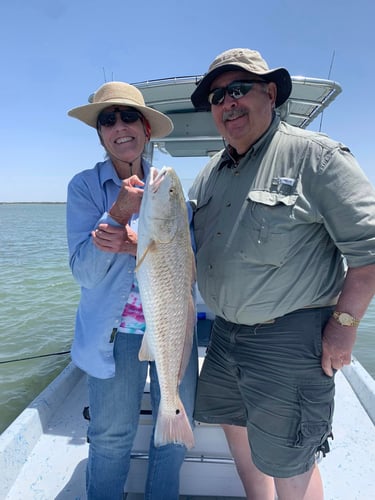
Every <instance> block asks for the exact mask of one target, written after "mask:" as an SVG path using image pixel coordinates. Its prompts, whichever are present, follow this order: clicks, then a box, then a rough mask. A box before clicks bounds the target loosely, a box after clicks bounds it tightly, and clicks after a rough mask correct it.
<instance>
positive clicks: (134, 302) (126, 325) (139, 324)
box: [118, 277, 146, 335]
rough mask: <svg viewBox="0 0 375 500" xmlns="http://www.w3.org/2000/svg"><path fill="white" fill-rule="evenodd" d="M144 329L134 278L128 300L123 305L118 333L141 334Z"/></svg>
mask: <svg viewBox="0 0 375 500" xmlns="http://www.w3.org/2000/svg"><path fill="white" fill-rule="evenodd" d="M145 329H146V323H145V317H144V315H143V309H142V304H141V297H140V294H139V288H138V282H137V278H136V277H134V281H133V285H132V288H131V290H130V294H129V298H128V301H127V303H126V304H125V307H124V310H123V313H122V317H121V322H120V326H119V327H118V331H119V332H124V333H138V334H141V335H142V334H143V333H144V332H145Z"/></svg>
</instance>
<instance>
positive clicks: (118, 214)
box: [67, 82, 197, 500]
mask: <svg viewBox="0 0 375 500" xmlns="http://www.w3.org/2000/svg"><path fill="white" fill-rule="evenodd" d="M68 114H69V115H70V116H73V117H75V118H78V119H79V120H81V121H83V122H84V123H86V124H87V125H90V126H91V127H94V128H96V130H97V133H98V135H99V138H100V142H101V144H102V146H103V147H104V149H105V151H106V153H107V157H106V160H105V161H103V162H99V163H97V164H96V165H95V167H94V168H93V169H90V170H85V171H83V172H81V173H79V174H77V175H76V176H75V177H74V178H73V179H72V180H71V181H70V183H69V187H68V201H67V233H68V245H69V254H70V267H71V270H72V273H73V276H74V278H75V279H76V280H77V281H78V283H79V284H80V286H81V299H80V303H79V307H78V312H77V318H76V329H75V337H74V341H73V345H72V359H73V362H74V363H75V364H76V365H77V366H78V367H79V368H81V369H82V370H84V371H85V372H87V374H88V387H89V404H90V424H89V429H88V440H89V443H90V447H89V458H88V464H87V471H86V488H87V495H88V499H89V500H99V499H100V500H103V499H110V500H117V499H121V498H122V497H123V490H124V485H125V482H126V479H127V475H128V471H129V466H130V453H131V449H132V445H133V441H134V437H135V434H136V431H137V426H138V420H139V412H140V407H141V399H142V395H143V389H144V385H145V381H146V376H147V370H148V365H149V364H148V363H147V362H140V361H139V360H138V351H139V348H140V346H141V342H142V334H143V332H144V331H145V321H144V317H143V313H142V305H141V303H140V297H139V290H138V285H137V280H136V277H135V272H134V270H135V255H136V248H137V223H138V211H139V207H140V203H141V199H142V193H143V191H142V186H143V185H144V181H145V179H146V178H147V175H148V173H149V169H150V164H149V163H148V162H147V161H146V160H145V159H144V158H143V151H144V148H145V146H146V144H147V143H148V142H149V140H150V138H151V137H164V136H166V135H168V134H169V133H170V132H171V131H172V129H173V125H172V122H171V120H170V119H169V118H168V117H167V116H165V115H163V114H162V113H159V112H158V111H155V110H153V109H151V108H149V107H147V106H146V105H145V103H144V99H143V96H142V94H141V92H140V91H139V90H138V89H137V88H136V87H134V86H132V85H129V84H127V83H123V82H109V83H106V84H104V85H102V86H101V87H100V88H99V89H98V90H97V92H96V93H95V94H94V96H93V100H92V102H91V103H90V104H87V105H84V106H80V107H77V108H74V109H72V110H70V111H69V113H68ZM196 376H197V353H196V347H195V348H194V349H193V353H192V356H191V361H190V363H189V366H188V369H187V370H186V373H185V377H184V379H183V381H182V383H181V386H180V395H181V398H182V400H183V403H184V405H185V409H186V411H187V414H188V415H189V417H190V419H192V412H193V405H194V396H195V387H196ZM150 379H151V383H150V395H151V404H152V414H153V416H154V424H155V419H156V415H157V409H158V405H159V399H160V390H159V386H158V381H157V374H156V370H155V363H150ZM185 452H186V449H185V447H184V446H182V445H177V444H176V445H175V444H169V445H166V446H161V447H158V448H156V447H154V444H153V436H151V441H150V449H149V461H148V475H147V480H146V487H145V498H146V499H153V500H168V499H170V500H176V499H177V498H178V495H179V472H180V467H181V465H182V463H183V460H184V456H185Z"/></svg>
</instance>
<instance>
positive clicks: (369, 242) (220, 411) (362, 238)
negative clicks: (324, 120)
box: [189, 49, 375, 500]
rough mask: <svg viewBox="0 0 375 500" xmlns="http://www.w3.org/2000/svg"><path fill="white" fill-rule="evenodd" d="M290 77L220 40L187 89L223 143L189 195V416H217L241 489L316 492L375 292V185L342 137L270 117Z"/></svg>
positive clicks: (300, 495)
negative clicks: (196, 300)
mask: <svg viewBox="0 0 375 500" xmlns="http://www.w3.org/2000/svg"><path fill="white" fill-rule="evenodd" d="M291 88H292V83H291V78H290V75H289V73H288V71H287V70H286V69H284V68H277V69H274V70H269V68H268V66H267V63H266V62H265V61H264V60H263V58H262V57H261V55H260V54H259V53H258V52H256V51H253V50H249V49H231V50H228V51H225V52H224V53H222V54H220V55H219V56H217V57H216V58H215V60H214V61H213V63H212V64H211V66H210V67H209V70H208V72H207V73H206V75H205V76H204V77H203V78H202V80H201V81H200V82H199V84H198V86H197V88H196V89H195V91H194V93H193V94H192V97H191V99H192V102H193V104H194V106H195V107H196V108H198V109H209V108H211V112H212V116H213V119H214V121H215V124H216V127H217V128H218V130H219V132H220V133H221V135H222V136H223V138H224V141H225V149H224V150H223V151H221V152H219V153H218V154H216V155H215V156H214V157H213V158H212V159H211V161H210V162H209V163H208V165H207V166H206V167H205V168H204V169H203V170H202V172H201V173H200V174H199V175H198V177H197V179H196V180H195V182H194V185H193V186H192V189H191V191H190V193H189V196H190V198H191V199H192V200H194V202H195V207H196V208H195V214H194V231H195V238H196V245H197V273H198V286H199V289H200V292H201V294H202V296H203V298H204V300H205V302H206V303H207V305H208V306H209V307H210V308H211V309H212V311H213V312H214V313H215V315H216V317H215V321H214V325H213V330H212V337H211V342H210V346H209V349H208V352H207V356H206V359H205V363H204V366H203V369H202V372H201V376H200V380H199V383H198V391H197V400H196V409H195V418H196V419H197V420H200V421H204V422H212V423H219V424H221V425H222V426H223V428H224V431H225V433H226V437H227V439H228V443H229V446H230V448H231V451H232V453H233V456H234V459H235V462H236V465H237V469H238V471H239V475H240V477H241V480H242V482H243V484H244V488H245V491H246V494H247V496H248V498H251V499H252V500H254V499H259V500H271V499H274V495H275V488H276V492H277V495H278V499H279V500H291V499H293V500H299V499H304V500H319V499H323V486H322V483H321V479H320V474H319V470H318V467H317V465H316V464H315V456H316V453H317V452H318V451H319V450H323V449H324V450H327V447H328V444H327V438H328V436H330V434H331V424H332V413H333V399H334V374H335V372H336V371H337V370H339V369H341V368H342V366H343V365H345V364H349V363H350V359H351V352H352V348H353V345H354V342H355V338H356V332H357V327H358V324H359V321H360V319H361V318H362V316H363V315H364V313H365V311H366V308H367V307H368V305H369V303H370V301H371V299H372V297H373V294H374V291H375V192H374V189H373V187H372V186H371V184H370V183H369V181H368V180H367V178H366V177H365V175H364V173H363V172H362V171H361V169H360V168H359V166H358V165H357V163H356V161H355V159H354V158H353V156H352V155H351V153H350V151H349V150H348V148H347V147H345V146H343V145H342V144H340V143H337V142H335V141H333V140H331V139H329V138H327V137H326V136H323V135H321V134H318V133H316V132H311V131H305V130H301V129H299V128H296V127H292V126H290V125H288V124H286V123H284V122H282V121H281V120H280V118H279V117H278V114H277V112H276V109H277V108H278V107H279V106H281V105H282V104H283V103H284V102H285V101H286V100H287V99H288V97H289V95H290V92H291ZM246 431H247V436H248V440H247V439H246ZM248 442H249V443H250V448H251V453H250V448H249V447H248Z"/></svg>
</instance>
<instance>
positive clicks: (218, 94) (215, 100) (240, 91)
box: [208, 80, 267, 106]
mask: <svg viewBox="0 0 375 500" xmlns="http://www.w3.org/2000/svg"><path fill="white" fill-rule="evenodd" d="M255 83H267V82H265V81H264V80H236V81H234V82H232V83H230V84H229V85H227V86H226V87H219V88H217V89H214V90H211V92H210V93H209V94H208V102H209V103H210V104H214V105H215V106H217V105H219V104H223V102H224V99H225V94H228V95H229V96H230V97H232V98H233V99H241V97H243V96H244V95H246V94H247V93H248V92H250V90H251V89H252V88H253V87H254V84H255Z"/></svg>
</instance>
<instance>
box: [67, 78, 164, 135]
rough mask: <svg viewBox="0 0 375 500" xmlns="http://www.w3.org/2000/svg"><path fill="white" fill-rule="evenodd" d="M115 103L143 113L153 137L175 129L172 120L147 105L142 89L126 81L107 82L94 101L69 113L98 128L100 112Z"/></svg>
mask: <svg viewBox="0 0 375 500" xmlns="http://www.w3.org/2000/svg"><path fill="white" fill-rule="evenodd" d="M114 105H118V106H129V107H131V108H134V109H137V110H138V111H139V112H140V113H142V115H143V116H144V117H145V118H146V120H147V121H148V122H149V124H150V127H151V137H152V138H153V137H157V138H160V137H165V136H166V135H168V134H170V133H171V132H172V130H173V123H172V120H171V119H170V118H168V116H166V115H164V114H163V113H160V112H159V111H156V109H152V108H149V107H148V106H146V104H145V100H144V98H143V95H142V93H141V91H140V90H138V89H137V87H135V86H134V85H130V84H129V83H125V82H108V83H105V84H104V85H102V86H101V87H100V88H99V89H98V90H97V91H96V92H95V94H94V95H93V98H92V102H90V103H89V104H85V105H84V106H79V107H77V108H73V109H71V110H70V111H68V115H69V116H73V117H74V118H77V119H78V120H81V121H82V122H84V123H86V124H87V125H90V127H94V128H96V127H97V121H98V116H99V114H100V112H101V111H103V109H105V108H108V107H110V106H114Z"/></svg>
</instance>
